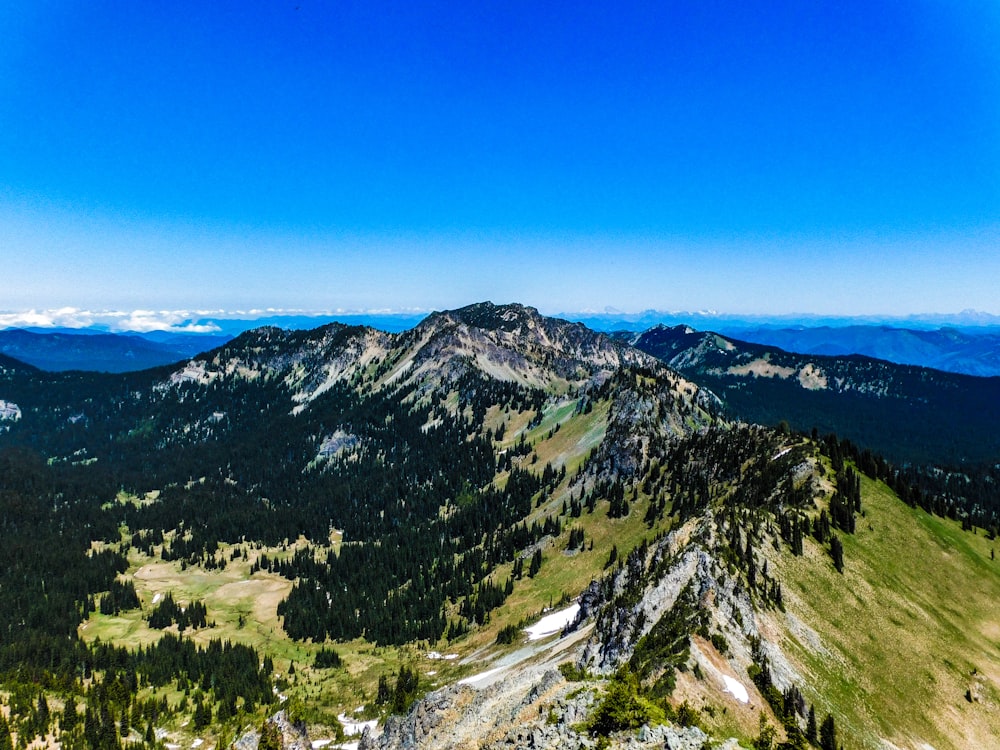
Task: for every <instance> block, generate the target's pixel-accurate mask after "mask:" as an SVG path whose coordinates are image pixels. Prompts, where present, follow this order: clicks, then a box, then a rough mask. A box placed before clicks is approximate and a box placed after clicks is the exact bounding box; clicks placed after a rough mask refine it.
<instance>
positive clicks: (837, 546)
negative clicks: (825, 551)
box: [830, 534, 844, 573]
mask: <svg viewBox="0 0 1000 750" xmlns="http://www.w3.org/2000/svg"><path fill="white" fill-rule="evenodd" d="M830 556H831V557H833V567H835V568H836V569H837V572H838V573H843V572H844V545H843V543H841V541H840V538H839V537H838V536H837V535H836V534H833V535H831V537H830Z"/></svg>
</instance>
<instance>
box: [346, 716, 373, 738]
mask: <svg viewBox="0 0 1000 750" xmlns="http://www.w3.org/2000/svg"><path fill="white" fill-rule="evenodd" d="M337 720H338V721H339V722H340V724H341V726H343V727H344V734H346V735H347V736H348V737H351V736H353V735H355V734H361V733H362V732H364V731H365V729H371V730H372V731H373V732H374V731H375V727H377V726H378V719H372V720H371V721H355V720H354V719H352V718H351V717H350V716H348V715H347V714H338V715H337Z"/></svg>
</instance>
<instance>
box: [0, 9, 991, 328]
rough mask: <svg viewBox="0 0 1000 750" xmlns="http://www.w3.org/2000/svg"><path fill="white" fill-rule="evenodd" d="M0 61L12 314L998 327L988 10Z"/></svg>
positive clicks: (521, 21)
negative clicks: (981, 319)
mask: <svg viewBox="0 0 1000 750" xmlns="http://www.w3.org/2000/svg"><path fill="white" fill-rule="evenodd" d="M0 30H2V31H3V34H4V38H5V40H9V42H8V43H5V46H4V49H2V50H0V122H2V123H3V127H2V128H0V261H2V262H3V274H4V280H5V288H4V294H3V296H2V297H0V308H2V309H3V310H6V311H9V312H17V313H23V312H24V311H28V310H33V311H36V312H39V313H41V312H42V311H58V310H60V309H63V308H74V309H75V310H77V311H94V310H97V311H107V310H120V311H131V312H130V313H129V314H132V313H134V312H135V311H140V312H141V311H158V310H167V311H185V310H188V311H190V310H194V311H199V310H210V311H219V310H227V311H232V310H248V309H266V308H281V309H288V310H312V311H330V310H374V309H377V310H385V309H391V310H394V311H400V310H420V311H430V310H434V309H444V308H453V307H459V306H462V305H465V304H468V303H471V302H476V301H480V300H485V299H492V300H494V301H497V302H500V301H513V300H516V301H519V302H523V303H525V304H530V305H534V306H536V307H538V308H539V309H540V310H542V311H543V312H546V313H550V314H551V313H559V312H580V311H584V310H603V309H604V308H605V307H609V306H610V307H614V308H617V309H620V310H623V311H626V312H639V311H643V310H649V309H654V310H692V311H697V310H709V309H711V310H718V311H720V312H723V313H727V314H733V315H791V314H800V315H802V314H813V315H819V316H875V317H878V316H882V317H902V316H906V315H909V314H914V313H917V314H928V313H933V312H940V313H955V312H958V311H963V310H968V309H975V310H980V311H982V312H984V313H988V314H992V315H998V314H1000V297H998V295H997V294H996V280H997V279H998V278H1000V252H998V248H1000V138H998V137H997V134H998V133H1000V42H998V40H1000V10H998V9H997V8H996V7H995V6H994V5H993V4H991V3H988V2H970V3H963V4H962V5H961V7H958V8H956V7H942V6H940V5H939V4H935V3H931V2H916V3H910V4H904V5H899V4H893V3H887V2H876V3H860V2H849V3H846V4H845V3H841V4H837V5H836V6H833V5H823V4H817V5H812V6H808V7H805V6H801V5H799V4H796V3H778V4H766V5H765V4H761V5H749V6H742V5H737V6H731V5H728V4H723V3H702V4H698V5H697V7H685V6H676V7H674V6H669V7H668V6H662V5H659V4H656V5H652V4H650V5H646V4H642V3H630V4H624V5H616V6H614V7H613V8H612V7H603V6H598V5H593V6H591V5H583V6H580V5H578V4H577V5H565V6H561V5H546V6H545V7H538V6H537V4H527V3H523V4H521V3H516V4H509V3H508V4H496V5H490V4H488V5H485V6H478V7H465V6H463V5H461V4H457V3H455V4H453V3H438V4H435V5H434V6H422V7H398V6H394V5H383V4H373V3H349V4H339V5H337V6H336V7H330V6H327V5H325V4H320V3H315V2H308V1H307V0H298V2H276V3H273V4H270V5H268V6H266V7H254V8H253V9H252V10H248V9H247V7H246V6H244V5H242V4H239V3H235V2H229V3H225V2H224V3H212V4H197V3H182V4H179V5H172V6H170V7H169V8H167V7H164V8H159V7H145V6H142V5H135V6H133V5H120V6H118V5H106V6H101V7H97V6H92V5H89V4H74V3H68V2H63V1H60V0H52V1H48V2H45V1H42V2H38V3H34V4H30V5H27V4H26V5H20V6H11V7H7V8H4V9H0ZM151 315H154V316H155V314H152V313H151ZM140 318H141V316H140ZM146 323H148V321H146ZM138 324H139V325H142V324H143V321H142V320H141V319H140V320H139V322H138Z"/></svg>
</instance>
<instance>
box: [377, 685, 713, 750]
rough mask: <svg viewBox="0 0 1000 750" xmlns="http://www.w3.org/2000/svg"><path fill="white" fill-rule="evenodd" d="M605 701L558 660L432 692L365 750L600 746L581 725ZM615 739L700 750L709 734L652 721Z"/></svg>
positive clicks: (623, 744) (622, 743) (614, 742)
mask: <svg viewBox="0 0 1000 750" xmlns="http://www.w3.org/2000/svg"><path fill="white" fill-rule="evenodd" d="M581 687H582V689H581ZM597 700H598V688H597V687H596V686H595V685H592V684H591V685H582V684H581V683H574V682H567V681H566V680H565V679H564V678H563V676H562V674H561V673H560V672H559V671H558V670H556V669H554V668H552V667H551V666H547V665H541V666H531V667H527V668H525V669H522V670H519V671H516V672H512V673H510V674H508V675H506V676H505V677H504V678H503V679H501V680H499V681H497V682H495V683H493V684H492V685H490V686H489V687H487V688H484V689H482V690H476V689H473V688H470V687H465V686H452V687H448V688H444V689H442V690H438V691H436V692H434V693H431V694H430V695H428V696H427V697H426V698H424V699H423V700H421V701H418V702H417V704H416V705H415V706H414V707H413V708H412V709H411V711H410V713H409V714H408V715H406V716H394V717H391V718H390V719H389V720H388V721H387V722H386V725H385V727H384V729H383V731H382V733H381V734H380V735H378V736H375V735H373V734H372V733H370V732H367V731H366V733H365V735H364V736H363V737H362V739H361V743H360V746H359V750H421V749H424V748H426V749H427V750H430V749H431V748H433V749H434V750H477V749H479V748H483V749H484V750H514V749H515V748H516V749H518V750H519V749H520V748H546V749H549V750H560V749H561V748H568V747H569V748H594V747H596V746H597V739H596V738H594V737H591V736H589V735H587V734H586V733H581V732H579V731H578V730H577V728H576V727H578V726H579V725H580V723H581V722H583V721H585V720H586V719H587V718H588V717H589V715H590V713H591V711H592V709H593V708H594V705H595V703H596V702H597ZM609 739H610V740H611V747H618V748H630V749H634V750H640V749H641V748H674V749H675V750H700V748H701V747H702V746H703V745H704V743H705V741H706V740H707V739H708V738H707V736H706V735H705V733H704V732H702V731H701V730H700V729H697V728H683V727H673V726H655V727H648V726H644V727H641V728H639V729H638V730H636V731H633V732H623V733H621V734H619V735H615V736H613V737H611V738H609Z"/></svg>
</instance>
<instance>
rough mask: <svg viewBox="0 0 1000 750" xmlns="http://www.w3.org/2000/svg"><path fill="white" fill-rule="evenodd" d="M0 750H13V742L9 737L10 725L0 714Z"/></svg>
mask: <svg viewBox="0 0 1000 750" xmlns="http://www.w3.org/2000/svg"><path fill="white" fill-rule="evenodd" d="M0 750H14V741H13V740H12V739H11V737H10V725H9V724H7V719H5V718H4V715H3V714H2V713H0Z"/></svg>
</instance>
